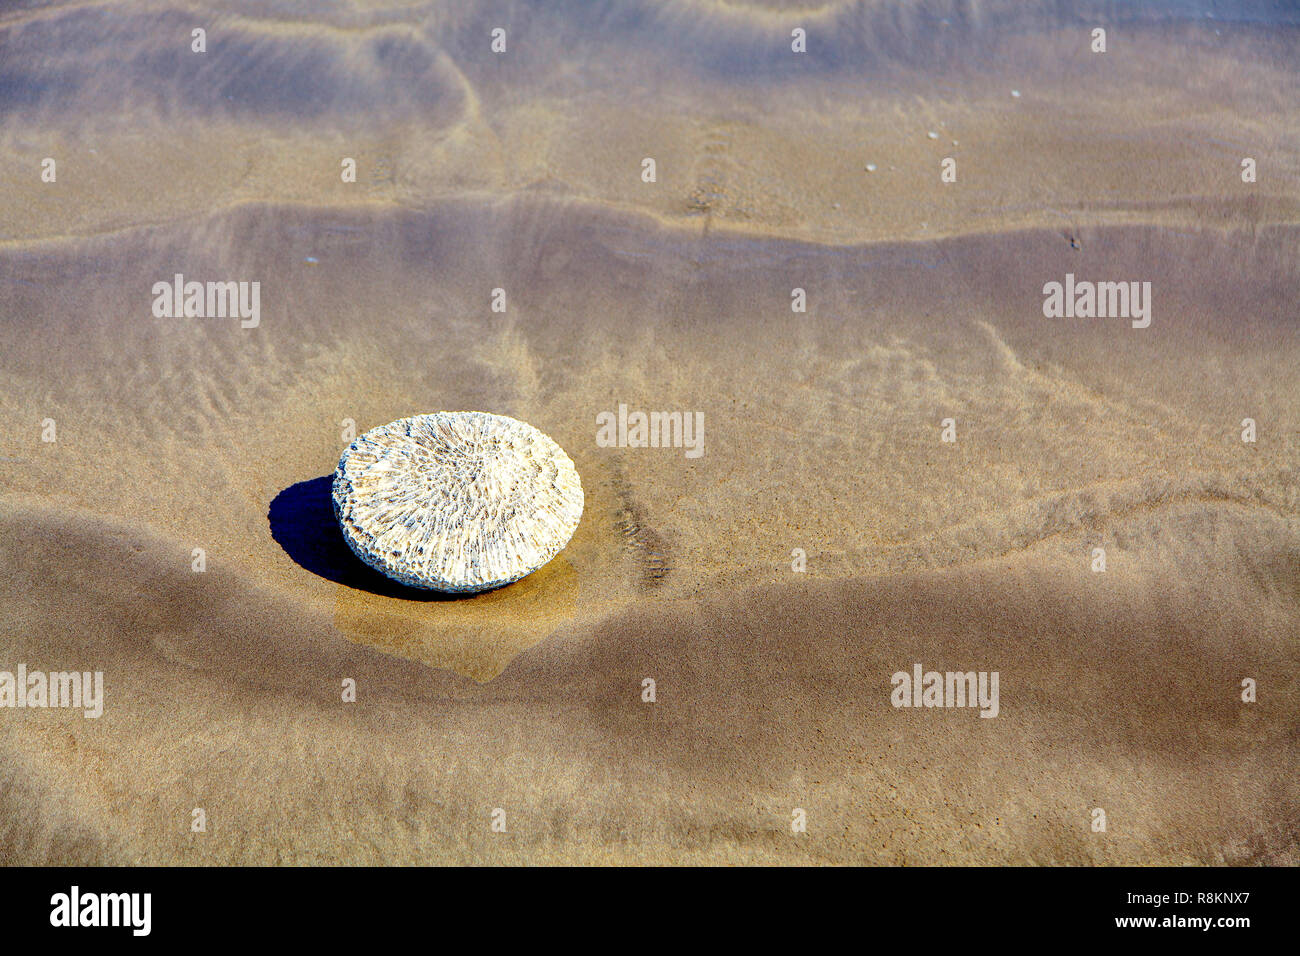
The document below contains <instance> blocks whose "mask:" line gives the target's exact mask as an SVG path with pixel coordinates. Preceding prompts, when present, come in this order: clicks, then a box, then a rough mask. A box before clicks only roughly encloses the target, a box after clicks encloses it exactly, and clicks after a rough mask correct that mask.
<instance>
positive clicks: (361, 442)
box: [334, 412, 583, 592]
mask: <svg viewBox="0 0 1300 956" xmlns="http://www.w3.org/2000/svg"><path fill="white" fill-rule="evenodd" d="M582 504H583V496H582V484H581V483H580V482H579V480H578V472H577V469H575V468H574V467H573V462H572V461H571V460H570V459H569V456H568V455H566V454H565V453H564V450H563V449H562V448H560V446H559V445H557V444H556V443H555V442H554V441H552V440H551V439H550V438H548V437H547V436H546V435H544V434H542V433H541V432H540V431H538V430H537V429H536V428H534V427H533V426H531V425H528V424H526V423H524V422H521V421H518V420H516V419H513V418H507V417H505V416H504V415H490V414H488V413H486V412H437V413H434V414H431V415H415V416H413V417H411V418H402V419H398V420H397V421H395V422H390V423H389V424H387V425H381V426H380V427H378V428H373V429H371V430H370V431H368V432H366V433H365V434H364V435H362V436H361V437H359V438H358V439H357V440H356V441H354V442H353V443H352V444H351V445H350V446H348V449H347V450H346V451H345V452H344V453H343V457H342V458H340V459H339V466H338V470H337V471H336V472H335V473H334V514H335V515H336V516H337V518H338V521H339V526H340V527H341V528H342V529H343V537H344V538H345V539H347V542H348V546H349V547H350V548H351V549H352V550H353V551H354V552H355V553H356V555H357V557H359V558H360V559H361V560H362V561H364V562H365V563H366V564H368V565H370V566H371V567H372V568H375V569H376V570H378V571H381V572H383V573H384V574H386V575H388V576H389V577H391V578H394V579H395V580H398V581H401V582H402V583H403V584H408V585H411V586H412V587H417V588H428V589H432V590H436V591H457V592H465V591H485V590H488V589H489V588H495V587H500V586H501V585H503V584H509V583H510V582H511V581H517V580H519V579H520V578H522V577H523V576H524V575H526V574H530V573H531V572H533V571H536V570H537V569H538V568H540V567H541V566H542V565H544V564H545V563H546V562H548V561H550V560H551V558H553V557H555V556H556V555H557V554H559V553H560V551H561V550H563V548H564V546H565V545H566V544H568V543H569V538H570V537H572V536H573V532H574V530H575V529H576V528H577V527H578V521H579V520H580V519H581V518H582Z"/></svg>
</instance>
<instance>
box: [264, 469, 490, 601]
mask: <svg viewBox="0 0 1300 956" xmlns="http://www.w3.org/2000/svg"><path fill="white" fill-rule="evenodd" d="M333 483H334V476H333V475H332V474H330V475H322V476H321V477H320V478H312V479H310V480H309V481H300V482H298V483H297V484H296V485H290V486H289V487H288V488H285V489H284V490H283V491H281V492H280V493H279V494H278V495H276V496H275V498H274V499H273V500H272V501H271V506H270V508H269V509H268V511H267V516H266V517H267V520H268V522H269V523H270V525H271V537H272V538H274V539H275V542H276V544H278V545H279V546H280V547H281V548H283V549H284V553H285V554H287V555H288V556H289V557H291V558H292V559H293V560H294V562H295V563H296V564H297V565H298V566H299V567H301V568H304V569H305V570H307V571H310V572H311V573H312V574H315V575H319V576H320V577H322V578H325V579H326V580H328V581H334V582H335V583H337V584H342V585H346V586H347V587H350V588H355V589H356V590H358V591H369V592H370V593H371V594H382V595H384V596H386V597H396V598H404V599H406V600H410V601H458V600H463V599H466V598H472V597H474V595H473V594H447V593H444V592H442V591H426V590H423V589H421V588H413V587H408V586H407V585H405V584H401V583H399V582H397V581H394V580H392V579H391V578H387V577H385V576H384V575H382V574H380V573H379V572H378V571H376V570H374V569H373V568H371V567H370V566H368V565H367V564H365V563H364V562H362V561H361V559H359V558H358V557H357V556H356V555H355V554H353V553H352V550H351V549H350V548H349V547H348V545H347V542H346V541H344V540H343V533H342V531H340V530H339V524H338V520H337V519H336V518H335V517H334V501H333Z"/></svg>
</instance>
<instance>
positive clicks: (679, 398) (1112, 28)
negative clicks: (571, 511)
mask: <svg viewBox="0 0 1300 956" xmlns="http://www.w3.org/2000/svg"><path fill="white" fill-rule="evenodd" d="M564 6H565V9H553V10H549V11H538V10H535V9H533V8H532V7H531V5H524V4H518V5H509V4H507V5H505V6H504V7H503V6H501V5H499V4H475V3H455V4H453V3H428V4H418V3H417V4H396V3H394V4H382V3H379V4H375V3H355V4H348V5H338V6H332V7H330V8H329V11H330V12H328V13H321V12H319V11H313V12H310V13H307V12H304V10H303V9H302V8H300V7H299V6H298V5H291V4H275V3H273V4H270V5H269V6H268V5H265V4H251V3H249V4H244V5H241V4H234V5H232V8H233V9H236V10H242V13H239V12H236V13H223V14H221V15H216V14H213V13H210V12H207V11H205V10H204V9H203V8H201V7H198V6H195V7H189V6H186V5H183V4H153V3H143V2H135V3H129V4H125V5H114V6H112V7H111V8H110V7H109V6H107V5H105V6H99V5H95V4H89V5H87V4H60V3H51V4H45V5H40V6H38V7H35V8H33V9H30V10H16V11H10V12H7V13H4V14H2V15H0V64H2V66H0V386H2V387H0V609H3V610H0V671H4V670H13V669H14V668H16V667H17V665H19V664H20V663H22V664H26V666H27V667H28V668H29V669H32V670H37V669H39V670H47V671H63V670H72V669H76V670H81V671H102V672H103V673H104V687H105V701H104V712H103V716H102V717H99V718H96V719H92V718H85V717H83V716H82V715H81V714H80V713H79V712H76V711H70V710H61V709H48V710H8V709H0V863H7V864H15V863H22V864H32V863H37V864H44V863H76V864H88V863H104V864H125V863H163V864H195V863H200V864H248V863H252V864H308V863H313V864H314V863H319V864H326V863H384V864H416V863H437V862H452V863H473V862H486V863H796V864H798V863H887V864H971V863H1007V864H1063V863H1065V864H1157V863H1175V864H1182V863H1189V864H1223V863H1229V864H1240V863H1258V864H1292V865H1293V864H1295V863H1297V862H1300V849H1298V848H1297V835H1298V834H1300V773H1297V771H1298V770H1300V750H1298V748H1297V744H1298V742H1300V741H1298V736H1300V733H1298V731H1300V726H1298V724H1297V718H1296V714H1297V712H1300V686H1298V685H1297V678H1298V677H1300V642H1298V640H1297V637H1298V635H1300V483H1298V482H1297V462H1298V460H1300V459H1298V453H1300V432H1298V431H1297V426H1296V423H1297V422H1298V421H1300V385H1298V384H1297V382H1298V379H1297V370H1300V313H1298V312H1297V309H1298V308H1300V305H1298V304H1297V303H1300V265H1298V264H1300V113H1297V111H1296V109H1295V104H1296V103H1297V102H1300V70H1297V65H1298V64H1300V18H1295V19H1296V21H1297V22H1288V20H1287V16H1288V14H1287V13H1286V11H1285V10H1281V11H1279V10H1271V11H1266V13H1265V15H1263V16H1262V17H1261V18H1259V19H1254V18H1251V17H1248V16H1245V15H1242V16H1240V17H1238V18H1235V19H1233V18H1226V17H1224V16H1222V15H1220V17H1219V18H1218V19H1213V18H1208V17H1204V16H1199V15H1195V14H1194V13H1188V12H1187V9H1188V8H1193V9H1195V8H1196V5H1195V4H1175V5H1169V6H1166V5H1143V6H1142V8H1141V12H1136V11H1135V12H1132V13H1126V12H1125V11H1126V10H1127V8H1125V7H1123V6H1121V7H1120V8H1119V10H1118V12H1117V10H1116V5H1114V4H1097V5H1095V9H1094V8H1092V7H1090V6H1089V5H1087V4H1083V5H1081V6H1080V7H1079V8H1078V9H1076V10H1074V11H1072V12H1069V13H1061V12H1059V11H1058V10H1057V7H1056V5H1055V4H1025V3H1004V4H998V3H991V4H951V5H950V4H938V3H921V4H918V5H916V6H915V7H914V8H911V9H910V10H909V12H907V13H905V14H899V13H896V12H892V11H891V7H892V5H887V4H883V3H872V2H861V3H844V4H827V5H824V6H822V5H818V6H817V7H815V8H813V7H809V6H802V7H801V6H800V5H797V4H796V5H785V6H783V5H777V4H769V3H756V4H739V3H726V4H724V3H711V2H704V0H697V2H663V3H648V2H635V0H628V2H624V3H617V4H616V3H610V4H595V5H588V4H572V5H564ZM1207 6H1214V7H1215V9H1216V10H1218V9H1219V6H1221V5H1207ZM569 7H571V9H568V8H569ZM1098 25H1100V26H1104V27H1106V28H1107V31H1108V42H1109V49H1108V52H1106V53H1105V54H1094V53H1091V52H1090V51H1089V35H1090V31H1091V29H1092V28H1093V27H1094V26H1098ZM197 26H202V27H204V28H205V29H206V31H207V50H208V52H206V53H203V54H197V53H192V52H191V51H190V46H189V44H190V31H191V29H193V28H194V27H197ZM496 26H503V27H505V28H506V29H507V35H508V43H507V50H506V52H505V53H503V54H494V53H492V52H491V50H490V49H489V43H490V33H491V30H492V29H493V28H494V27H496ZM796 26H803V27H804V28H806V30H807V33H808V52H807V53H804V54H794V53H792V52H791V50H790V31H791V29H792V28H793V27H796ZM1013 90H1014V91H1016V93H1018V94H1019V95H1016V96H1013V95H1012V91H1013ZM930 133H935V134H937V135H936V136H934V137H931V136H930V135H929V134H930ZM45 157H53V158H55V159H56V161H57V181H56V182H54V183H46V182H42V181H41V178H40V173H41V160H42V159H43V158H45ZM344 157H351V158H354V159H355V160H356V162H357V181H356V182H355V183H345V182H343V181H342V180H341V177H340V164H341V161H342V159H343V158H344ZM646 157H652V158H654V159H655V164H656V170H657V180H656V181H655V182H653V183H647V182H644V181H643V180H642V177H641V171H642V160H643V159H644V158H646ZM1243 157H1252V158H1254V159H1255V160H1256V161H1257V164H1258V170H1259V176H1258V181H1257V182H1254V183H1244V182H1243V181H1242V179H1241V167H1240V162H1241V159H1242V158H1243ZM945 158H954V159H955V160H956V162H957V181H956V182H954V183H943V182H941V180H940V163H941V160H943V159H945ZM868 164H870V165H871V166H872V167H874V169H873V170H872V171H868V169H867V166H868ZM176 273H182V274H184V276H185V278H186V279H187V280H190V279H193V280H198V281H205V280H247V281H253V280H256V281H258V282H260V289H261V300H260V301H261V308H260V323H259V324H258V325H257V327H256V328H241V325H240V321H239V319H238V318H229V317H228V318H158V317H155V315H154V314H153V311H152V309H151V306H152V303H153V295H152V293H151V289H152V287H153V285H154V283H156V282H159V281H162V282H170V281H171V280H172V278H173V276H174V275H175V274H176ZM1067 273H1069V274H1073V275H1075V276H1077V277H1078V278H1079V279H1081V280H1083V279H1088V280H1116V281H1119V280H1123V281H1128V280H1141V281H1146V282H1150V283H1151V288H1152V290H1153V292H1152V299H1151V304H1152V309H1151V324H1150V326H1149V327H1148V328H1142V329H1139V328H1133V327H1131V324H1130V322H1129V320H1128V319H1127V318H1124V317H1112V318H1097V319H1065V318H1060V319H1049V318H1045V317H1044V314H1043V298H1044V296H1043V286H1044V284H1045V283H1047V282H1051V281H1057V282H1060V281H1063V280H1064V277H1065V276H1066V274H1067ZM497 288H501V289H504V290H505V291H506V295H507V308H506V311H505V312H503V313H502V312H494V311H492V309H491V301H492V295H493V290H494V289H497ZM795 288H801V289H803V290H805V293H806V297H807V311H806V312H803V313H796V312H793V311H792V309H791V290H792V289H795ZM620 404H622V405H626V406H628V407H629V408H631V409H644V410H651V409H653V410H676V411H683V412H692V413H693V412H697V411H698V412H701V413H703V417H704V422H705V430H704V440H703V454H702V455H701V456H700V457H698V458H692V457H688V456H687V455H686V453H685V450H684V449H682V448H617V447H615V448H606V447H600V446H599V445H598V443H597V441H596V416H597V415H598V414H600V413H602V412H606V411H617V409H618V407H619V405H620ZM444 409H445V410H460V409H475V410H483V411H489V412H494V413H498V414H506V415H511V416H514V417H517V418H520V419H522V420H524V421H527V422H529V423H530V424H532V425H534V426H536V427H537V428H539V429H541V430H542V431H544V432H545V433H547V434H548V435H550V436H551V437H552V438H554V439H555V440H556V441H557V442H558V443H559V444H560V445H561V446H562V447H563V448H564V449H565V451H566V452H567V453H568V454H569V456H570V457H571V458H572V459H573V461H574V463H575V465H576V466H577V469H578V472H579V474H580V475H581V477H582V481H583V487H584V491H585V493H586V510H585V512H584V516H583V520H582V523H581V525H580V526H579V528H578V530H577V532H576V534H575V535H574V538H573V540H572V541H571V543H570V544H569V546H568V547H567V548H566V549H565V550H564V552H562V554H561V555H560V556H559V557H558V558H556V559H555V560H554V561H553V562H551V564H549V565H547V566H546V567H545V568H543V569H542V570H540V571H538V572H537V573H535V574H534V575H531V576H530V577H528V578H526V579H524V580H522V581H520V582H518V583H516V584H514V585H511V586H509V587H506V588H503V589H500V590H498V591H493V592H490V593H486V594H482V595H479V596H475V597H470V598H459V599H446V598H442V597H439V596H436V595H428V594H421V593H418V592H411V591H409V590H408V589H405V588H402V587H401V586H399V585H396V584H393V583H391V582H388V581H387V580H386V579H384V578H382V577H380V576H378V575H377V574H375V573H373V572H370V571H369V570H368V569H366V568H364V567H363V566H361V565H360V563H359V562H357V561H356V559H355V558H353V557H352V555H351V554H350V552H348V550H347V548H346V545H345V544H344V543H343V541H342V538H341V536H340V535H339V533H338V530H337V526H336V525H335V524H334V518H333V515H332V512H331V510H330V500H329V480H330V475H331V474H332V472H333V469H334V467H335V465H336V464H337V461H338V457H339V455H340V453H341V452H342V450H343V448H344V447H345V446H346V444H347V440H348V435H349V434H351V433H353V432H354V433H356V434H359V433H360V432H362V431H364V430H366V429H368V428H371V427H374V426H376V425H379V424H383V423H385V422H388V421H391V420H394V419H397V418H400V417H404V416H407V415H411V414H417V413H421V412H429V411H437V410H444ZM949 418H951V419H953V420H954V421H955V427H956V434H957V440H956V441H955V442H952V443H948V442H943V441H941V438H940V436H941V422H943V420H944V419H949ZM1246 418H1250V419H1253V420H1254V421H1255V423H1256V427H1257V440H1256V441H1255V442H1253V443H1247V442H1243V441H1242V440H1241V432H1242V429H1243V424H1242V423H1243V420H1244V419H1246ZM46 420H53V422H54V424H55V430H56V436H57V440H55V441H53V442H49V441H43V440H42V433H43V431H44V430H45V426H44V424H43V423H44V422H46ZM196 548H198V549H202V551H203V560H204V567H205V570H204V571H203V572H202V573H197V572H195V571H194V570H193V561H194V549H196ZM1096 548H1104V549H1105V554H1106V570H1105V572H1104V573H1098V572H1096V571H1094V570H1093V564H1094V549H1096ZM795 549H801V550H802V552H803V553H804V554H805V555H806V570H803V571H801V572H799V571H795V570H794V569H793V563H794V557H795V556H794V552H795ZM917 662H919V663H921V664H923V665H924V667H925V669H927V670H937V671H948V670H955V671H989V672H992V671H996V672H998V673H999V675H1000V688H1001V692H1000V710H999V714H998V716H997V717H996V718H995V719H981V718H980V717H979V714H978V711H977V710H974V709H970V708H965V709H963V708H954V709H924V708H923V709H912V708H906V709H904V708H896V707H894V706H892V705H891V700H890V693H891V689H892V688H891V675H892V674H894V673H895V672H896V671H906V672H910V671H911V670H912V667H913V665H914V664H915V663H917ZM349 678H350V679H352V680H354V681H355V682H356V688H357V699H356V701H355V702H354V703H348V702H344V700H343V699H342V697H343V694H342V685H343V682H344V680H345V679H349ZM646 678H651V679H653V680H654V682H655V689H656V700H655V702H654V703H646V702H644V701H643V699H642V687H643V681H644V679H646ZM1244 678H1252V679H1254V680H1255V681H1256V682H1257V684H1258V700H1257V701H1256V702H1254V703H1244V702H1243V701H1242V698H1241V694H1242V686H1241V682H1242V680H1243V679H1244ZM195 808H202V809H203V810H204V811H205V815H206V823H207V828H206V831H205V832H199V833H196V832H193V831H192V828H191V823H192V811H193V810H194V809H195ZM498 808H499V809H500V810H503V811H504V819H505V821H506V826H505V832H494V830H493V828H492V819H493V818H492V814H493V811H494V810H496V809H498ZM796 808H801V809H803V810H804V811H805V812H806V815H807V832H803V833H795V832H792V828H791V820H792V812H793V811H794V810H795V809H796ZM1097 808H1101V809H1103V810H1104V811H1105V815H1106V820H1107V827H1106V830H1105V831H1104V832H1094V830H1093V828H1092V824H1093V819H1094V810H1095V809H1097Z"/></svg>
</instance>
